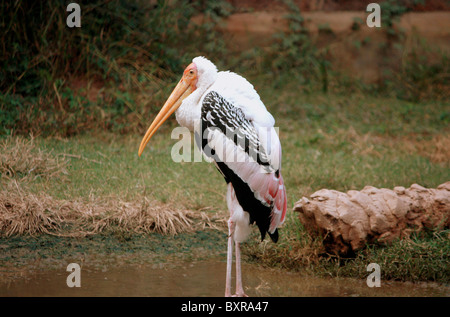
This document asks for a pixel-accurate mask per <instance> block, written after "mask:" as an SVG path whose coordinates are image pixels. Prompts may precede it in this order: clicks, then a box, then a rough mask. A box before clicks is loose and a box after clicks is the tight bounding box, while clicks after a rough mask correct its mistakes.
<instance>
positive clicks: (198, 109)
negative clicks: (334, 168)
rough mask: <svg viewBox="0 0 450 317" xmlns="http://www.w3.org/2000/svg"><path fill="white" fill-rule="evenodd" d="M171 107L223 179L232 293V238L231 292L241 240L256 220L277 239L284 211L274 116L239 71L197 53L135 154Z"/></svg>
mask: <svg viewBox="0 0 450 317" xmlns="http://www.w3.org/2000/svg"><path fill="white" fill-rule="evenodd" d="M174 112H175V114H176V119H177V121H178V123H179V124H180V125H181V126H184V127H187V128H188V129H189V130H190V131H192V132H194V136H195V140H196V143H197V146H199V147H200V148H201V149H202V153H203V155H204V157H205V158H206V159H207V160H208V161H210V162H213V163H214V164H215V165H216V167H217V169H218V170H219V171H220V172H221V174H222V176H223V177H224V178H225V181H226V183H227V195H226V200H227V206H228V210H229V213H230V218H229V220H228V230H229V235H228V252H227V271H226V283H225V296H231V269H232V262H233V243H234V247H235V256H236V293H235V295H234V296H246V294H245V292H244V288H243V286H242V273H241V256H240V243H241V242H243V241H244V240H245V239H246V238H247V237H248V235H249V233H250V231H251V225H252V224H254V223H256V225H257V226H258V228H259V230H260V232H261V240H264V238H265V235H266V233H268V234H269V236H270V238H271V239H272V241H274V242H277V240H278V231H277V228H278V227H279V226H280V225H281V224H283V222H284V219H285V214H286V190H285V187H284V183H283V177H282V176H281V144H280V140H279V138H278V135H277V133H276V130H275V128H274V124H275V120H274V118H273V117H272V115H271V114H270V113H269V112H268V111H267V109H266V107H265V106H264V104H263V103H262V101H261V99H260V97H259V95H258V93H257V92H256V91H255V89H254V88H253V86H252V85H251V84H250V83H249V82H248V81H247V80H246V79H245V78H243V77H241V76H239V75H237V74H236V73H233V72H229V71H221V72H219V71H218V70H217V67H216V66H215V65H214V64H213V63H212V62H210V61H209V60H208V59H206V58H205V57H201V56H199V57H196V58H194V59H193V60H192V63H191V64H190V65H189V66H188V67H187V68H186V69H185V70H184V73H183V77H182V78H181V80H180V81H179V83H178V85H177V86H176V87H175V89H174V90H173V92H172V93H171V94H170V96H169V99H168V100H167V101H166V103H165V104H164V106H163V107H162V109H161V110H160V112H159V113H158V115H157V116H156V118H155V119H154V121H153V122H152V124H151V125H150V127H149V129H148V130H147V132H146V133H145V136H144V138H143V139H142V142H141V144H140V147H139V156H141V154H142V151H143V150H144V148H145V146H146V145H147V143H148V142H149V140H150V138H151V137H152V136H153V135H154V133H155V132H156V130H157V129H158V128H159V127H160V126H161V125H162V124H163V123H164V121H166V120H167V118H168V117H169V116H170V115H171V114H173V113H174Z"/></svg>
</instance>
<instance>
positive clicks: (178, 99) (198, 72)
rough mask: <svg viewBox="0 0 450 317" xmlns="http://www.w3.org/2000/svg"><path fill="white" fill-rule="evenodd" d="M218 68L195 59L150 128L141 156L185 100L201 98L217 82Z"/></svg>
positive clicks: (202, 59)
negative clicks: (160, 128)
mask: <svg viewBox="0 0 450 317" xmlns="http://www.w3.org/2000/svg"><path fill="white" fill-rule="evenodd" d="M217 74H218V71H217V67H216V66H215V65H214V64H213V63H211V61H209V60H208V59H207V58H205V57H203V56H198V57H195V58H194V59H193V60H192V63H191V64H189V66H188V67H186V69H185V70H184V72H183V77H181V80H180V81H179V82H178V85H177V86H176V87H175V89H174V90H173V91H172V93H171V94H170V96H169V99H167V101H166V103H165V104H164V106H163V107H162V108H161V110H160V111H159V113H158V115H157V116H156V118H155V120H153V122H152V124H151V125H150V127H149V128H148V130H147V132H146V133H145V136H144V138H143V139H142V142H141V145H140V147H139V156H140V155H141V154H142V151H144V148H145V146H146V145H147V143H148V141H150V138H151V137H152V136H153V134H155V132H156V130H158V128H159V127H160V126H161V125H162V124H163V123H164V121H166V120H167V118H169V116H170V115H171V114H172V113H174V112H175V110H177V109H178V108H179V107H180V106H181V103H182V102H183V100H185V99H186V98H187V97H188V96H190V95H191V94H193V92H195V94H193V96H192V97H193V98H199V97H200V96H201V95H203V93H204V92H205V91H206V90H207V89H208V88H209V87H210V86H211V85H212V84H213V83H214V82H215V81H216V79H217Z"/></svg>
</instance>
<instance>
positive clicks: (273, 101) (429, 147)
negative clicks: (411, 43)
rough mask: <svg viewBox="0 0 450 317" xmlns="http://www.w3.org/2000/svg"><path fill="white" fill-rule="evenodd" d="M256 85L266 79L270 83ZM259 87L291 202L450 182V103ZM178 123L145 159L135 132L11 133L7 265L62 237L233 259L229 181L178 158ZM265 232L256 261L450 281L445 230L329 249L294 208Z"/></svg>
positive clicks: (253, 247)
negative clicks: (13, 213) (370, 268)
mask: <svg viewBox="0 0 450 317" xmlns="http://www.w3.org/2000/svg"><path fill="white" fill-rule="evenodd" d="M256 85H257V86H258V85H259V86H260V87H264V86H263V85H264V83H263V82H262V81H261V82H258V81H257V82H256ZM257 88H258V87H257ZM265 88H266V87H265ZM259 90H260V92H261V95H262V99H263V101H264V102H265V103H266V104H267V105H268V107H269V110H270V111H271V112H272V113H273V114H274V116H275V118H276V119H277V126H279V127H280V137H281V141H282V145H283V174H284V175H285V176H284V178H285V182H286V186H287V194H288V209H289V210H291V208H292V206H293V204H294V202H295V201H296V200H298V199H300V198H301V197H302V196H308V195H310V194H312V193H313V192H315V191H316V190H319V189H321V188H330V189H336V190H340V191H347V190H349V189H357V190H359V189H361V188H363V187H364V186H365V185H372V186H376V187H387V188H392V187H393V186H398V185H400V186H405V187H407V186H409V185H411V184H412V183H418V184H420V185H422V186H425V187H436V186H437V185H439V184H441V183H443V182H445V181H448V179H449V178H450V165H449V164H450V162H449V160H448V158H449V157H450V155H449V152H448V151H449V148H450V137H449V130H448V127H447V125H448V122H447V121H446V120H447V118H446V116H445V113H446V111H447V109H448V106H449V105H448V104H446V103H438V102H428V103H410V102H406V101H399V100H397V99H391V98H373V97H365V96H363V95H358V94H356V95H350V96H342V95H330V94H327V95H326V94H315V95H305V94H302V93H298V92H296V91H295V90H294V89H289V87H286V89H283V90H281V91H280V90H277V89H275V88H270V87H268V88H267V89H259ZM278 92H280V93H278ZM150 120H151V118H148V121H150ZM174 126H176V122H175V120H174V119H172V121H171V122H169V123H168V124H167V125H165V126H163V127H162V128H161V131H160V132H159V133H158V134H157V135H155V137H154V139H153V140H152V143H151V144H149V145H150V146H149V147H148V148H147V149H146V151H145V153H144V154H143V156H142V157H141V158H139V157H138V156H137V148H138V145H139V142H140V139H141V135H137V134H120V133H111V132H105V133H96V134H89V133H84V134H82V135H78V136H74V137H70V138H61V137H53V138H42V137H37V138H34V139H30V138H23V137H20V136H17V137H8V138H3V139H2V140H1V147H2V155H1V160H2V161H1V166H0V168H1V185H2V189H3V190H2V202H3V205H2V208H3V209H2V210H3V211H4V210H7V211H8V210H13V209H14V208H16V209H14V210H19V211H21V212H22V215H23V218H20V219H19V220H18V222H17V223H18V224H16V225H15V226H14V225H12V223H11V222H7V221H5V218H4V217H3V222H2V226H3V227H2V234H3V238H2V242H1V244H2V247H3V248H4V250H9V251H8V252H5V253H4V254H5V255H4V257H3V260H4V261H5V263H8V262H9V263H12V262H14V263H20V262H21V261H22V260H23V261H24V262H23V263H28V262H27V260H26V259H24V257H26V255H25V254H27V252H25V253H23V254H22V255H19V256H16V257H11V256H10V257H9V258H8V256H7V255H8V254H10V255H11V254H12V253H13V250H16V248H17V246H20V247H21V248H22V250H32V252H31V254H34V255H33V256H31V258H34V259H36V258H39V257H45V258H53V257H54V256H56V258H58V256H59V257H60V256H61V254H63V253H64V252H65V251H64V247H58V248H56V249H54V248H53V247H52V245H55V243H56V242H55V241H59V240H58V239H64V240H63V241H64V243H63V245H65V244H70V245H80V248H86V250H85V251H83V252H84V253H83V254H92V253H95V252H96V251H94V250H96V249H98V250H113V249H114V245H117V248H120V249H121V250H120V252H122V253H125V254H130V253H129V252H137V250H141V249H142V250H146V251H148V252H149V253H150V254H153V255H154V256H155V258H156V257H159V258H160V259H161V258H164V257H165V255H164V254H165V251H162V250H163V249H165V247H162V248H159V247H161V246H167V247H168V248H169V249H168V250H172V251H171V252H172V253H173V254H178V256H180V257H182V258H183V257H184V258H190V257H192V256H193V255H192V254H194V253H195V252H194V251H193V250H199V248H200V250H201V249H202V248H206V249H208V248H209V249H210V250H214V252H211V253H212V254H215V255H219V256H224V255H225V246H226V242H225V239H226V234H225V232H226V228H225V219H226V216H227V208H226V202H225V191H226V186H225V182H224V181H223V179H222V177H221V175H220V174H219V173H218V172H217V171H216V170H215V168H214V167H213V166H212V165H210V164H208V163H206V162H202V163H174V162H173V161H172V159H171V156H170V153H171V152H170V151H171V148H172V146H173V145H174V144H175V143H176V142H177V141H178V140H172V139H171V138H170V133H171V130H172V128H173V127H174ZM206 179H207V181H205V180H206ZM8 199H9V200H8ZM8 208H9V209H8ZM161 217H166V218H165V219H163V220H161V219H162V218H161ZM157 219H160V220H161V221H160V223H161V224H163V225H162V227H161V226H158V225H157V223H158V222H157ZM170 224H172V225H170ZM177 224H178V225H177ZM21 225H23V226H25V227H23V226H22V227H21ZM164 228H165V229H164ZM171 228H172V229H171ZM191 228H193V229H191ZM214 232H215V233H214ZM175 233H177V234H176V235H174V234H175ZM29 234H33V235H34V237H29ZM52 235H53V236H54V237H53V238H52V237H51V236H52ZM202 235H206V236H207V237H205V236H203V237H202ZM256 235H257V233H256V231H255V236H254V237H252V238H251V239H250V240H249V241H248V242H247V243H246V244H245V246H244V253H245V256H246V260H247V261H257V262H258V263H262V264H263V265H266V266H270V267H279V268H283V269H288V270H294V271H303V272H310V273H313V274H320V275H332V276H350V277H364V276H366V275H367V272H366V271H365V268H366V266H367V264H368V263H371V262H376V263H379V264H380V265H382V267H383V270H382V274H383V278H385V279H397V280H409V281H423V280H425V281H426V280H429V281H438V282H443V283H448V282H449V276H450V274H449V272H448V265H447V264H448V260H449V258H448V254H450V252H448V251H449V246H450V244H449V242H448V241H449V240H448V232H445V231H444V232H431V233H429V234H424V235H422V236H414V237H412V238H411V239H409V240H403V241H398V242H396V243H394V244H393V245H391V246H387V247H386V246H371V247H368V248H367V249H365V250H363V251H361V252H360V253H359V254H357V256H356V258H354V259H339V258H336V257H333V256H330V255H327V254H325V253H324V250H323V248H322V245H321V241H318V240H313V239H311V238H310V237H309V236H308V235H307V234H306V232H305V231H304V230H303V228H302V226H301V224H300V223H299V221H298V219H297V218H296V216H295V215H294V214H293V213H292V212H289V214H288V217H287V221H286V224H285V226H284V228H282V230H281V239H280V242H279V243H278V244H276V245H275V244H272V243H270V242H269V241H265V242H262V243H260V242H258V239H257V237H256ZM53 239H54V240H53ZM44 240H45V241H46V242H42V241H44ZM145 240H148V243H147V242H144V241H145ZM52 241H53V242H52ZM93 241H95V243H93ZM101 241H103V242H104V243H103V242H101ZM161 241H164V243H163V245H161V243H162V242H161ZM192 241H196V242H195V243H193V242H192ZM211 241H213V242H214V243H211ZM191 242H192V243H191ZM102 243H103V244H102ZM203 243H204V244H205V246H202V244H203ZM166 244H167V245H166ZM143 245H145V246H143ZM151 245H153V249H151V248H150V246H151ZM169 245H170V246H169ZM47 246H48V247H49V248H50V249H49V248H47ZM52 250H53V251H52ZM125 250H127V251H125ZM75 251H76V247H72V248H69V249H68V251H67V252H68V254H69V255H70V254H72V255H73V254H74V253H73V252H75ZM54 252H55V253H54ZM61 252H62V253H61ZM105 252H106V251H105ZM108 252H109V251H108ZM111 252H113V251H111ZM120 252H119V253H120ZM138 253H139V252H138ZM19 254H21V253H19ZM58 254H60V255H58ZM76 254H77V253H76V252H75V256H77V255H76ZM142 254H143V253H142ZM198 254H200V255H199V256H200V257H201V256H205V254H204V253H202V252H200V253H198ZM161 255H162V256H161ZM166 255H167V254H166ZM28 256H30V255H28ZM150 258H151V257H150ZM149 261H152V260H149Z"/></svg>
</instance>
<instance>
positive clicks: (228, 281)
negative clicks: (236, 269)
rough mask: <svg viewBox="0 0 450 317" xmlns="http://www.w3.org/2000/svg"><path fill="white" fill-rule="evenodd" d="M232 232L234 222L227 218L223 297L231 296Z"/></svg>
mask: <svg viewBox="0 0 450 317" xmlns="http://www.w3.org/2000/svg"><path fill="white" fill-rule="evenodd" d="M233 234H234V223H233V222H232V221H231V219H230V220H228V252H227V276H226V280H225V297H230V296H231V268H232V264H233Z"/></svg>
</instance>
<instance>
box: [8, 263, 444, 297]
mask: <svg viewBox="0 0 450 317" xmlns="http://www.w3.org/2000/svg"><path fill="white" fill-rule="evenodd" d="M243 272H244V287H245V290H246V293H247V294H248V295H250V296H252V297H255V296H284V297H292V296H318V297H321V296H333V297H334V296H450V288H449V287H444V286H440V285H436V284H433V283H431V284H430V283H421V284H413V283H400V282H388V281H386V282H383V281H382V282H381V287H380V288H369V287H368V286H367V285H366V282H365V280H356V279H349V278H313V277H305V276H301V275H300V274H298V273H286V272H282V271H278V270H272V269H263V268H260V267H258V266H256V265H252V264H243ZM69 274H70V273H69V272H66V271H65V269H62V270H51V271H40V272H35V273H27V274H25V275H23V276H22V277H20V276H16V277H15V278H13V279H8V280H7V281H3V282H2V283H1V284H0V296H153V297H158V296H177V297H178V296H193V297H199V296H220V297H221V296H223V292H224V285H225V280H224V278H225V263H224V262H219V261H207V262H195V263H183V264H155V265H140V266H137V265H136V266H121V267H118V268H108V269H103V270H98V269H95V270H91V269H89V267H82V268H81V276H80V277H81V287H79V288H76V287H74V288H69V287H68V286H67V284H66V278H67V276H68V275H69Z"/></svg>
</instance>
